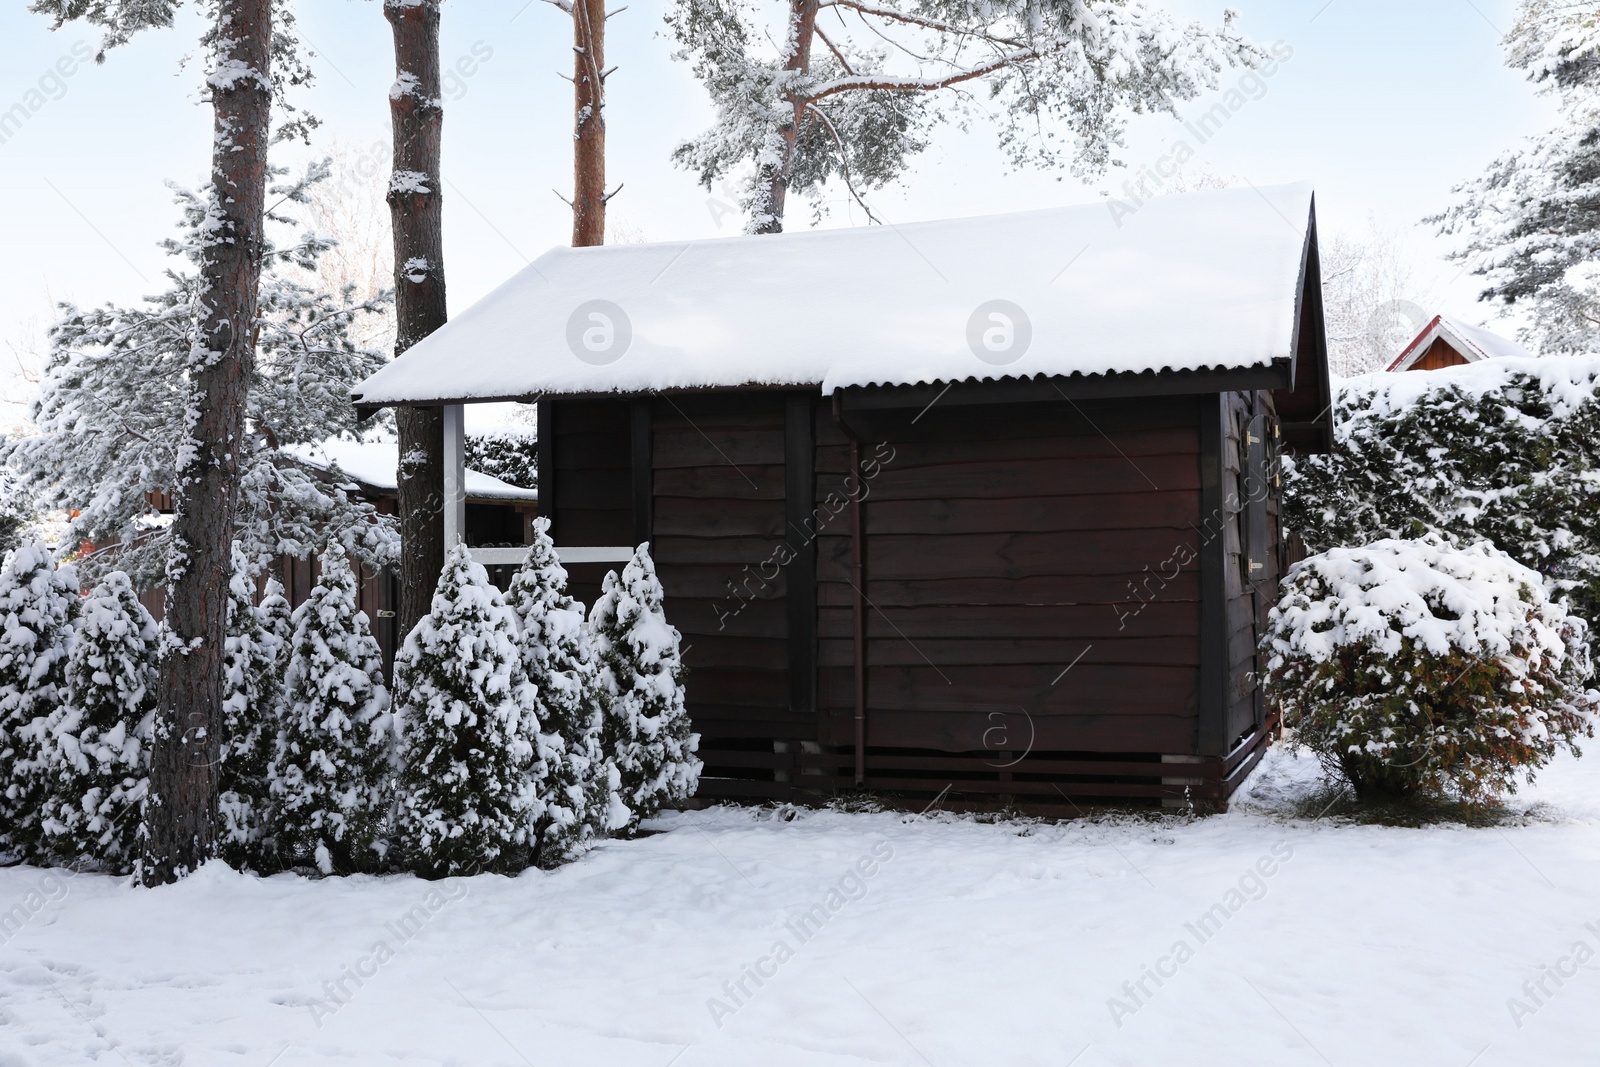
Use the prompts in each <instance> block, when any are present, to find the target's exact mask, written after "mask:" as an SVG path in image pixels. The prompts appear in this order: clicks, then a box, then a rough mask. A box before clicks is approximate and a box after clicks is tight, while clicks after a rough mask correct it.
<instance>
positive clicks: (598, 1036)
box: [0, 752, 1600, 1067]
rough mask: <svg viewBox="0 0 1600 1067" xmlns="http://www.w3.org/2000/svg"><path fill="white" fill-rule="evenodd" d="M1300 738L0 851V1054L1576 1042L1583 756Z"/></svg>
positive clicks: (1242, 1050)
mask: <svg viewBox="0 0 1600 1067" xmlns="http://www.w3.org/2000/svg"><path fill="white" fill-rule="evenodd" d="M1311 772H1312V768H1311V767H1310V766H1309V761H1308V760H1304V759H1301V760H1297V759H1295V758H1294V757H1293V756H1292V755H1289V754H1287V753H1284V752H1277V753H1274V754H1273V756H1272V757H1271V758H1270V759H1269V761H1268V762H1267V763H1266V764H1264V765H1263V768H1262V769H1261V770H1260V771H1259V772H1258V773H1257V775H1256V777H1255V778H1254V780H1253V781H1252V783H1251V785H1250V791H1251V793H1250V797H1249V798H1248V799H1247V800H1246V803H1244V804H1241V805H1239V810H1235V811H1234V812H1233V813H1231V814H1228V815H1226V816H1221V817H1216V818H1208V819H1194V820H1188V819H1182V818H1170V819H1166V820H1159V821H1141V820H1133V819H1113V820H1099V821H1094V822H1089V821H1079V822H1076V823H1072V824H1066V825H1044V824H1029V823H1010V824H1000V825H983V824H979V823H976V822H973V821H971V820H966V819H956V818H952V817H948V816H945V817H920V818H919V817H915V816H905V815H895V814H854V815H852V814H843V813H835V812H820V813H819V812H801V813H799V814H798V815H797V816H796V817H795V818H794V819H793V820H792V821H784V819H783V818H782V817H781V816H779V815H775V814H774V813H773V812H771V811H766V812H759V811H754V810H741V809H717V810H711V811H705V812H698V813H693V814H686V815H674V816H671V817H668V818H666V819H663V820H662V821H661V822H660V824H659V825H660V826H661V827H662V828H663V829H664V830H665V831H666V832H664V833H660V834H656V835H654V836H650V837H647V838H644V839H641V840H638V841H634V842H615V843H609V844H607V845H605V846H604V847H602V848H600V849H599V850H597V851H595V852H594V853H592V854H590V855H589V856H587V857H586V858H584V859H583V860H582V861H580V862H578V863H576V864H573V865H571V866H569V867H566V868H565V869H562V870H560V871H556V872H554V873H541V872H529V873H527V874H525V875H523V876H522V877H520V878H516V879H506V878H498V877H480V878H475V879H470V880H455V881H450V882H443V883H433V884H430V883H425V882H420V881H416V880H414V879H411V878H387V879H381V880H375V879H357V878H351V879H329V880H326V881H305V880H302V879H300V878H297V877H294V876H280V877H275V878H270V879H266V880H260V879H256V878H251V877H245V876H241V875H237V874H234V873H232V872H229V871H227V870H226V869H221V868H218V869H215V870H211V869H208V870H207V871H205V872H202V874H200V875H199V876H197V877H195V878H193V879H190V880H189V881H187V882H185V883H183V884H181V885H178V886H175V887H171V888H165V889H160V890H154V891H136V890H131V889H128V888H126V887H125V886H124V885H123V884H121V883H120V882H118V881H116V880H113V879H108V878H101V877H95V876H87V875H86V876H79V877H69V876H66V875H64V874H62V873H60V872H56V873H52V872H46V871H41V870H38V869H32V868H21V869H12V870H6V871H0V909H10V908H12V906H13V905H14V904H15V905H18V906H20V907H21V908H22V914H24V915H26V916H27V921H26V922H25V924H24V925H23V926H22V927H21V929H20V930H17V931H15V932H14V933H13V932H11V930H10V929H9V928H8V929H7V931H6V932H5V933H0V940H3V941H4V943H3V945H0V1023H3V1026H0V1067H23V1065H26V1067H44V1065H56V1064H73V1065H77V1064H84V1063H98V1064H124V1063H126V1064H130V1065H144V1064H178V1063H182V1064H195V1065H204V1067H211V1065H239V1067H268V1065H269V1064H274V1063H275V1064H277V1065H278V1067H294V1065H298V1064H401V1063H404V1064H459V1065H473V1067H479V1065H519V1064H539V1065H541V1067H543V1065H546V1064H551V1065H568V1064H601V1065H612V1064H616V1065H634V1064H638V1065H642V1067H667V1065H669V1064H677V1065H679V1067H702V1065H709V1064H728V1065H739V1067H750V1065H762V1067H765V1065H775V1067H776V1065H783V1064H860V1063H869V1062H870V1063H878V1064H931V1065H934V1067H953V1065H958V1064H975V1065H984V1067H988V1065H1011V1064H1019V1065H1020V1064H1050V1065H1055V1067H1064V1065H1066V1064H1069V1063H1076V1064H1078V1065H1080V1067H1092V1065H1100V1064H1127V1065H1151V1064H1162V1063H1185V1064H1202V1065H1209V1064H1219V1065H1220V1064H1228V1065H1235V1064H1245V1065H1253V1064H1262V1065H1273V1067H1278V1065H1295V1064H1331V1065H1337V1067H1345V1065H1349V1067H1363V1065H1388V1064H1402V1063H1403V1064H1406V1065H1408V1067H1411V1065H1416V1067H1433V1065H1438V1067H1468V1065H1469V1064H1475V1065H1479V1067H1490V1065H1496V1064H1585V1063H1595V1062H1600V1013H1597V1012H1596V1011H1595V1008H1594V1006H1595V1004H1596V1000H1597V997H1600V958H1594V959H1591V958H1590V957H1591V956H1593V954H1594V953H1595V951H1596V950H1597V949H1600V758H1593V757H1591V758H1590V759H1589V760H1586V761H1571V760H1568V761H1566V762H1563V763H1561V764H1559V765H1557V766H1556V767H1554V768H1552V769H1551V770H1550V771H1549V772H1547V774H1546V775H1545V776H1544V778H1543V779H1542V780H1541V782H1540V784H1539V786H1538V787H1537V788H1536V789H1534V790H1529V791H1527V792H1526V793H1525V794H1524V796H1523V797H1522V799H1521V801H1520V802H1519V803H1521V804H1523V805H1527V804H1529V803H1533V804H1534V812H1533V817H1532V818H1531V819H1529V820H1527V821H1525V822H1523V823H1522V824H1513V825H1503V826H1499V827H1491V828H1484V829H1469V828H1464V827H1461V826H1435V827H1430V828H1425V829H1404V828H1394V827H1379V826H1371V825H1354V824H1351V823H1348V822H1339V821H1335V820H1333V819H1331V818H1330V819H1324V820H1320V821H1313V820H1308V819H1297V818H1290V817H1286V816H1284V815H1283V814H1282V812H1283V811H1284V810H1285V808H1286V807H1287V805H1288V804H1289V802H1290V801H1292V800H1294V799H1295V798H1297V797H1301V796H1304V795H1305V793H1306V792H1307V791H1308V789H1309V787H1310V784H1311V783H1310V776H1311ZM864 871H865V872H870V873H862V872H864ZM1262 871H1270V872H1271V873H1270V874H1263V873H1261V872H1262ZM430 893H433V894H435V895H434V896H433V897H432V898H431V899H430V897H429V894H430ZM30 894H36V895H35V896H32V897H30ZM830 894H832V895H831V896H830ZM1219 904H1220V905H1221V908H1220V909H1219V910H1217V911H1213V912H1212V915H1213V918H1212V920H1211V922H1210V925H1209V926H1208V927H1206V928H1205V929H1201V928H1200V920H1201V917H1202V916H1203V915H1205V914H1206V913H1207V912H1208V910H1210V909H1213V907H1214V906H1215V905H1219ZM814 908H820V910H817V911H815V912H814V914H815V915H816V916H817V918H815V919H813V920H812V921H811V925H809V926H802V924H801V916H802V915H803V914H804V913H806V912H807V911H810V910H812V909H814ZM35 909H36V910H35ZM29 912H32V914H31V915H30V914H28V913H29ZM408 913H409V914H410V915H411V916H412V918H411V919H409V920H407V919H405V918H404V917H405V916H406V915H407V914H408ZM15 914H16V913H13V916H14V915H15ZM4 921H6V922H14V921H15V918H14V917H13V918H12V919H6V920H4ZM1586 924H1593V925H1592V926H1591V925H1586ZM380 942H381V943H384V945H385V946H386V947H384V948H378V947H377V946H378V945H379V943H380ZM1180 943H1181V944H1182V945H1183V946H1185V947H1184V948H1183V949H1179V948H1178V946H1179V944H1180ZM1580 944H1581V945H1582V946H1583V947H1582V948H1581V949H1580V948H1578V947H1577V946H1579V945H1580ZM780 945H782V946H783V947H782V948H779V947H778V946H780ZM1563 961H1565V962H1563ZM1547 966H1548V967H1551V968H1560V969H1563V970H1565V971H1566V972H1567V974H1568V975H1569V977H1561V978H1559V982H1560V984H1558V981H1557V979H1555V978H1551V977H1548V976H1547V975H1546V972H1545V970H1544V968H1545V967H1547ZM1146 967H1150V968H1157V967H1159V968H1160V969H1161V970H1162V971H1164V972H1166V974H1168V975H1170V977H1162V978H1161V979H1160V984H1159V985H1158V984H1157V982H1156V981H1155V980H1154V979H1153V978H1151V977H1147V974H1148V973H1152V972H1146V971H1145V968H1146ZM747 968H748V970H747ZM757 969H759V970H760V971H763V972H765V973H766V974H768V975H770V977H764V978H762V979H761V983H762V984H760V985H758V984H757V983H756V982H755V981H754V980H753V979H751V978H750V977H747V974H749V973H754V972H755V971H756V970H757ZM363 974H364V975H366V977H363ZM1541 977H1543V978H1544V982H1545V989H1546V991H1547V994H1548V995H1546V993H1539V991H1538V990H1537V988H1535V989H1534V992H1535V993H1538V994H1539V995H1538V1002H1536V1001H1535V1000H1534V999H1533V998H1532V997H1531V996H1530V995H1529V994H1528V993H1526V992H1525V991H1524V988H1523V984H1524V983H1525V982H1530V981H1533V982H1537V981H1538V980H1540V978H1541ZM741 978H742V979H743V986H744V989H743V992H741V991H740V990H739V989H738V987H737V984H736V983H738V982H739V981H740V980H741ZM1141 978H1143V985H1144V989H1143V990H1140V988H1139V986H1138V984H1137V983H1139V981H1140V979H1141ZM341 981H342V982H343V987H344V990H345V992H339V991H338V990H335V989H333V988H332V983H337V982H341ZM725 983H727V984H726V986H725ZM1124 983H1129V984H1130V985H1129V986H1128V988H1125V987H1124ZM1130 990H1131V992H1132V994H1133V995H1130ZM330 992H333V993H337V994H338V996H339V997H340V999H342V1000H343V1001H344V1003H343V1004H340V1003H338V1002H336V1001H335V1000H332V999H330V998H329V993H330ZM1513 997H1516V998H1519V999H1520V1000H1521V1001H1522V1002H1523V1003H1524V1004H1525V1006H1526V1008H1527V1009H1528V1010H1527V1011H1526V1012H1519V1017H1518V1018H1515V1019H1514V1018H1513V1014H1512V1011H1511V1010H1510V1008H1509V1007H1508V1003H1507V1002H1508V999H1509V998H1513ZM1112 998H1120V1004H1121V1007H1120V1008H1118V1009H1116V1010H1115V1011H1114V1010H1113V1002H1112ZM716 1002H720V1005H721V1006H720V1007H719V1005H718V1003H716ZM714 1016H715V1018H714ZM1114 1016H1116V1017H1115V1018H1114ZM1519 1023H1520V1025H1519ZM1119 1024H1120V1025H1119Z"/></svg>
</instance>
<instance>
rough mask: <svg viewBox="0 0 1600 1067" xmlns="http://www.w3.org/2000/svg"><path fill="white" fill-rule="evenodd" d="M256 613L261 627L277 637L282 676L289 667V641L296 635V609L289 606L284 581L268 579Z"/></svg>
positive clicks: (280, 673) (280, 674)
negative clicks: (284, 591)
mask: <svg viewBox="0 0 1600 1067" xmlns="http://www.w3.org/2000/svg"><path fill="white" fill-rule="evenodd" d="M256 615H257V617H258V618H260V619H261V628H262V629H263V630H265V631H266V632H267V633H269V634H271V635H272V636H273V637H274V638H276V639H277V642H278V665H279V668H280V671H279V677H280V678H281V677H282V676H283V674H282V672H283V671H287V670H288V669H289V643H290V641H291V640H292V639H293V637H294V609H293V608H291V607H290V606H289V598H288V597H286V596H284V595H283V583H282V582H280V581H278V579H276V578H268V579H267V584H266V586H265V587H264V588H263V589H262V590H261V603H259V604H257V605H256Z"/></svg>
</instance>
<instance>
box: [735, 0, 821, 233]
mask: <svg viewBox="0 0 1600 1067" xmlns="http://www.w3.org/2000/svg"><path fill="white" fill-rule="evenodd" d="M816 26H817V0H790V3H789V55H788V58H787V59H785V60H784V64H783V69H784V70H797V71H808V70H810V69H811V40H812V38H813V37H815V36H816ZM789 103H790V105H791V106H792V107H793V109H794V115H793V117H792V119H791V121H790V122H788V123H787V124H785V125H783V126H780V127H779V128H778V129H776V130H774V131H772V133H771V135H770V136H769V137H768V139H767V151H768V155H769V157H772V158H771V160H770V162H768V163H766V164H763V165H762V168H761V181H762V183H763V184H765V185H766V187H767V193H766V198H765V201H764V202H763V203H762V204H761V206H760V207H759V209H758V210H757V212H756V215H755V218H754V219H753V220H752V223H753V224H752V226H751V228H750V232H751V233H782V232H783V209H784V202H785V201H786V200H787V198H788V195H789V172H790V169H791V168H792V167H793V165H794V146H795V141H796V140H797V139H798V138H799V136H800V121H801V120H802V119H803V118H805V110H806V100H805V98H804V97H800V96H795V95H793V94H791V95H790V96H789Z"/></svg>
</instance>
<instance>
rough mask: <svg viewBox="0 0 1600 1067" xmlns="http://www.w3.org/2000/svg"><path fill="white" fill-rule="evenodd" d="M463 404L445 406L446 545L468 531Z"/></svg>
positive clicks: (456, 540)
mask: <svg viewBox="0 0 1600 1067" xmlns="http://www.w3.org/2000/svg"><path fill="white" fill-rule="evenodd" d="M463 415H464V412H463V410H462V406H461V405H460V404H446V405H445V406H444V547H445V551H447V552H448V551H449V550H450V549H452V548H454V547H455V546H456V545H458V544H461V543H462V541H463V540H464V539H465V538H466V535H467V431H466V425H465V419H464V418H463Z"/></svg>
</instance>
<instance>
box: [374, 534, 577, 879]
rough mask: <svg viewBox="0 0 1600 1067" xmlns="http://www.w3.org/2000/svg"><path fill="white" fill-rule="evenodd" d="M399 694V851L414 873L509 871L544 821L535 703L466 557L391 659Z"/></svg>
mask: <svg viewBox="0 0 1600 1067" xmlns="http://www.w3.org/2000/svg"><path fill="white" fill-rule="evenodd" d="M394 670H395V687H396V689H397V690H398V691H399V693H400V694H401V697H400V699H401V704H400V712H399V719H400V725H401V738H402V741H401V752H402V757H401V769H400V786H399V790H398V793H399V795H398V803H397V810H396V820H397V839H398V842H399V844H400V847H401V848H402V849H403V851H404V853H405V856H406V860H407V862H408V863H409V864H410V865H411V866H412V867H413V868H414V869H415V870H417V871H418V872H420V873H422V874H425V875H430V876H436V877H443V876H446V875H450V874H457V873H460V872H462V871H472V870H478V869H480V868H487V869H491V870H510V869H515V868H516V867H517V866H518V865H520V864H521V863H522V861H523V858H524V857H525V855H526V853H527V850H528V844H529V837H530V828H531V827H532V826H534V825H536V824H537V822H538V821H539V819H540V818H541V817H542V815H543V810H542V804H541V803H540V801H539V795H538V794H539V782H540V780H541V779H542V778H543V776H544V774H545V766H544V762H543V760H542V759H541V758H540V754H539V750H538V722H537V718H536V713H535V710H534V701H535V699H536V697H535V693H534V691H533V687H532V686H530V685H529V684H528V679H527V675H526V674H525V673H524V672H523V669H522V657H521V654H520V653H519V651H518V649H517V620H516V615H515V613H513V612H512V610H511V609H510V608H509V607H507V606H506V602H505V600H504V599H502V597H501V596H500V593H499V591H498V590H496V589H495V588H494V586H492V585H490V584H489V576H488V575H487V574H486V573H485V572H484V569H483V568H482V567H481V566H479V565H478V564H477V563H474V562H473V560H472V557H471V555H470V554H469V553H468V551H467V549H466V547H465V546H462V545H456V546H455V547H454V548H452V549H451V550H450V552H449V553H448V554H447V555H446V557H445V566H444V571H443V573H442V574H441V575H440V576H439V585H438V587H437V588H436V589H435V591H434V594H433V602H432V605H431V607H430V609H429V612H428V614H426V615H424V616H423V617H422V619H421V620H420V621H419V622H418V623H417V626H416V628H415V629H414V630H412V631H411V633H410V634H409V635H408V636H407V637H406V640H405V645H404V647H403V648H402V649H401V650H400V654H399V655H398V656H396V657H395V665H394Z"/></svg>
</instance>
